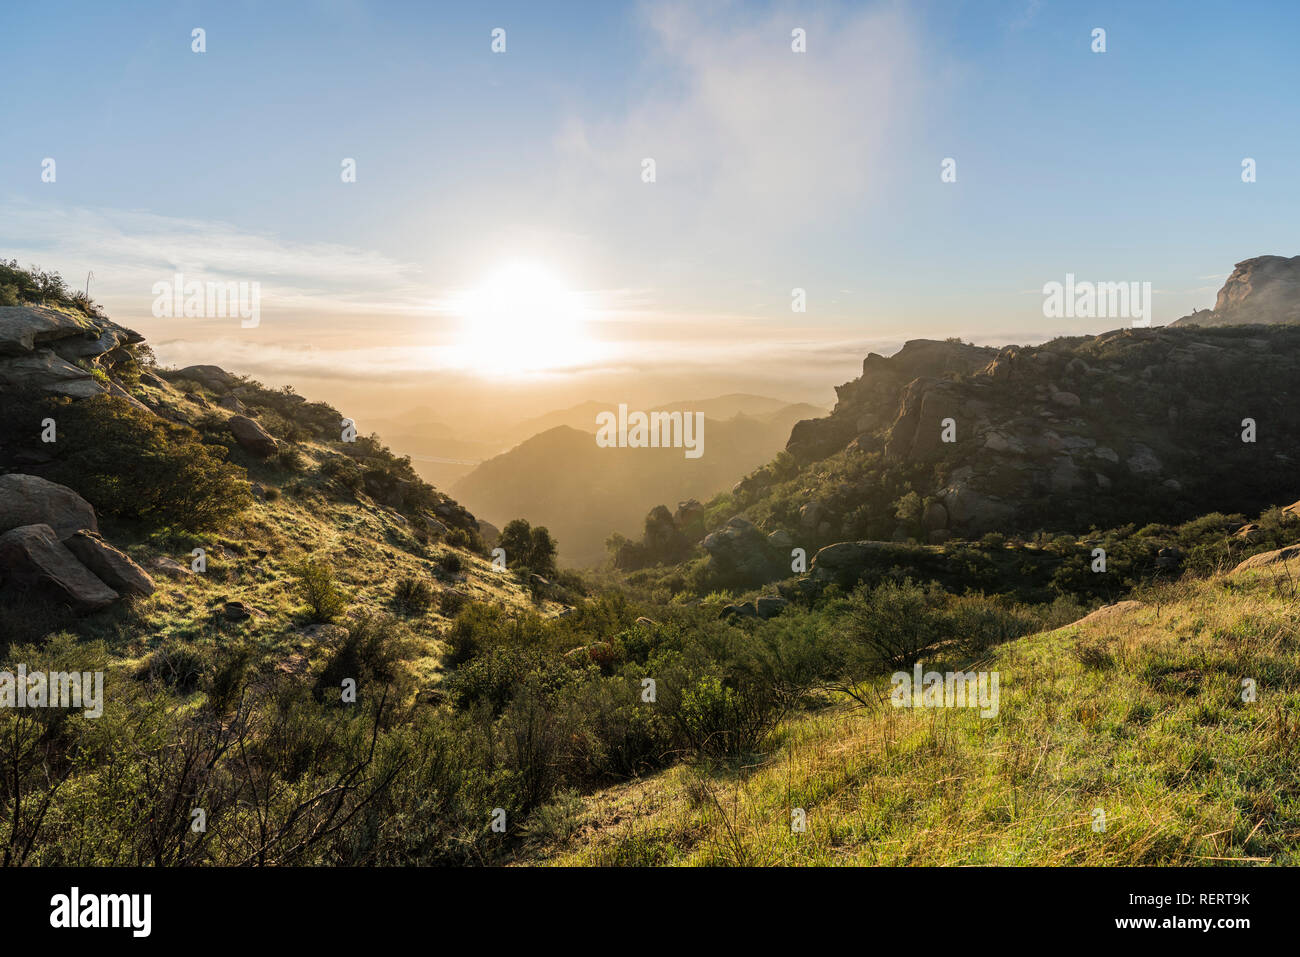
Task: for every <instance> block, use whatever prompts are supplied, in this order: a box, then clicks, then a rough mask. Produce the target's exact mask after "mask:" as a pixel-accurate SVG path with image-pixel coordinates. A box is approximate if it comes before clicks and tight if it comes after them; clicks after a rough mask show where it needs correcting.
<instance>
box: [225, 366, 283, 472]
mask: <svg viewBox="0 0 1300 957" xmlns="http://www.w3.org/2000/svg"><path fill="white" fill-rule="evenodd" d="M213 368H215V367H213ZM226 424H227V426H228V427H229V429H230V432H231V434H232V435H233V436H234V437H235V441H236V442H238V443H239V447H240V448H242V449H244V450H245V451H247V452H251V453H252V454H253V455H256V456H259V457H260V458H264V459H265V458H270V457H271V456H272V455H275V453H276V452H278V451H280V443H279V442H277V441H276V440H275V439H274V438H273V437H272V435H271V433H270V432H268V431H266V429H264V428H262V427H261V426H260V425H258V424H257V423H256V422H254V421H253V420H252V419H250V418H249V417H248V416H246V415H232V416H231V417H230V419H229V421H228V422H227V423H226Z"/></svg>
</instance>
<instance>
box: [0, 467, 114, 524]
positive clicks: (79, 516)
mask: <svg viewBox="0 0 1300 957" xmlns="http://www.w3.org/2000/svg"><path fill="white" fill-rule="evenodd" d="M19 525H49V526H50V527H51V528H53V529H54V531H55V532H56V533H57V534H58V535H59V536H61V537H64V538H66V537H67V536H69V535H71V534H72V533H73V532H75V531H77V530H78V529H81V528H88V529H90V530H91V531H92V532H97V531H99V523H98V522H96V521H95V510H94V509H93V508H92V507H91V505H90V503H89V502H87V501H86V500H85V499H84V498H82V497H81V496H80V495H78V494H77V493H76V492H74V491H73V490H72V489H70V488H68V487H67V486H66V485H59V484H57V483H55V482H51V481H49V480H47V479H43V478H41V477H40V476H38V475H22V474H19V473H13V474H10V475H0V532H5V531H8V530H9V529H11V528H16V527H18V526H19Z"/></svg>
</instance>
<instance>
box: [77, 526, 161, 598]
mask: <svg viewBox="0 0 1300 957" xmlns="http://www.w3.org/2000/svg"><path fill="white" fill-rule="evenodd" d="M63 544H64V545H65V546H66V547H67V549H68V551H70V552H71V553H72V554H73V555H74V556H76V558H77V560H78V561H79V562H81V564H83V565H85V566H86V568H87V569H88V570H90V571H91V572H93V573H94V574H95V577H97V578H98V579H99V580H100V581H102V582H104V584H106V585H108V586H109V587H110V588H113V589H115V590H116V591H118V592H120V593H121V594H123V595H140V596H148V595H152V594H153V593H154V583H153V579H152V578H150V577H149V573H148V572H146V571H145V570H144V569H143V568H141V567H140V566H139V565H137V564H136V563H135V562H133V561H132V560H131V559H130V558H129V557H127V555H126V554H125V553H123V552H120V551H118V550H117V549H116V548H114V547H113V546H112V545H110V544H108V542H106V541H104V540H103V539H102V538H100V537H99V536H98V535H96V534H95V533H94V532H92V531H89V530H87V529H84V528H83V529H80V530H79V531H76V532H74V533H73V534H71V535H69V536H68V537H67V538H65V539H63Z"/></svg>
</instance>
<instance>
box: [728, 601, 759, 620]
mask: <svg viewBox="0 0 1300 957" xmlns="http://www.w3.org/2000/svg"><path fill="white" fill-rule="evenodd" d="M718 617H719V618H757V617H758V609H757V608H756V607H755V605H754V603H753V602H752V601H747V602H743V603H742V604H737V605H727V606H726V607H724V608H723V609H722V614H721V615H719V616H718Z"/></svg>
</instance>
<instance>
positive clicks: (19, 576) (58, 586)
mask: <svg viewBox="0 0 1300 957" xmlns="http://www.w3.org/2000/svg"><path fill="white" fill-rule="evenodd" d="M0 574H2V575H3V576H4V578H5V581H6V584H9V583H12V584H14V585H16V586H17V587H19V588H21V589H27V590H31V591H36V592H39V593H43V594H46V595H48V596H50V598H51V599H52V600H54V601H58V602H60V603H64V604H68V605H70V606H72V608H73V609H74V610H76V611H78V612H81V613H89V612H94V611H99V610H101V609H103V608H107V607H108V606H109V605H111V604H112V603H113V602H115V601H117V599H118V594H117V592H115V591H113V589H111V588H109V587H108V586H107V585H106V584H104V583H103V582H102V581H100V579H98V578H97V577H95V575H94V574H93V573H91V572H90V571H89V570H88V569H87V568H86V567H85V566H84V565H82V564H81V562H79V561H77V558H76V556H75V555H73V554H72V552H70V551H69V550H68V549H67V548H66V547H65V546H64V544H63V543H62V542H60V541H59V538H58V536H57V535H56V534H55V532H54V529H52V528H50V526H48V525H20V526H19V527H18V528H11V529H10V530H9V531H7V532H5V533H4V534H3V535H0Z"/></svg>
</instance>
